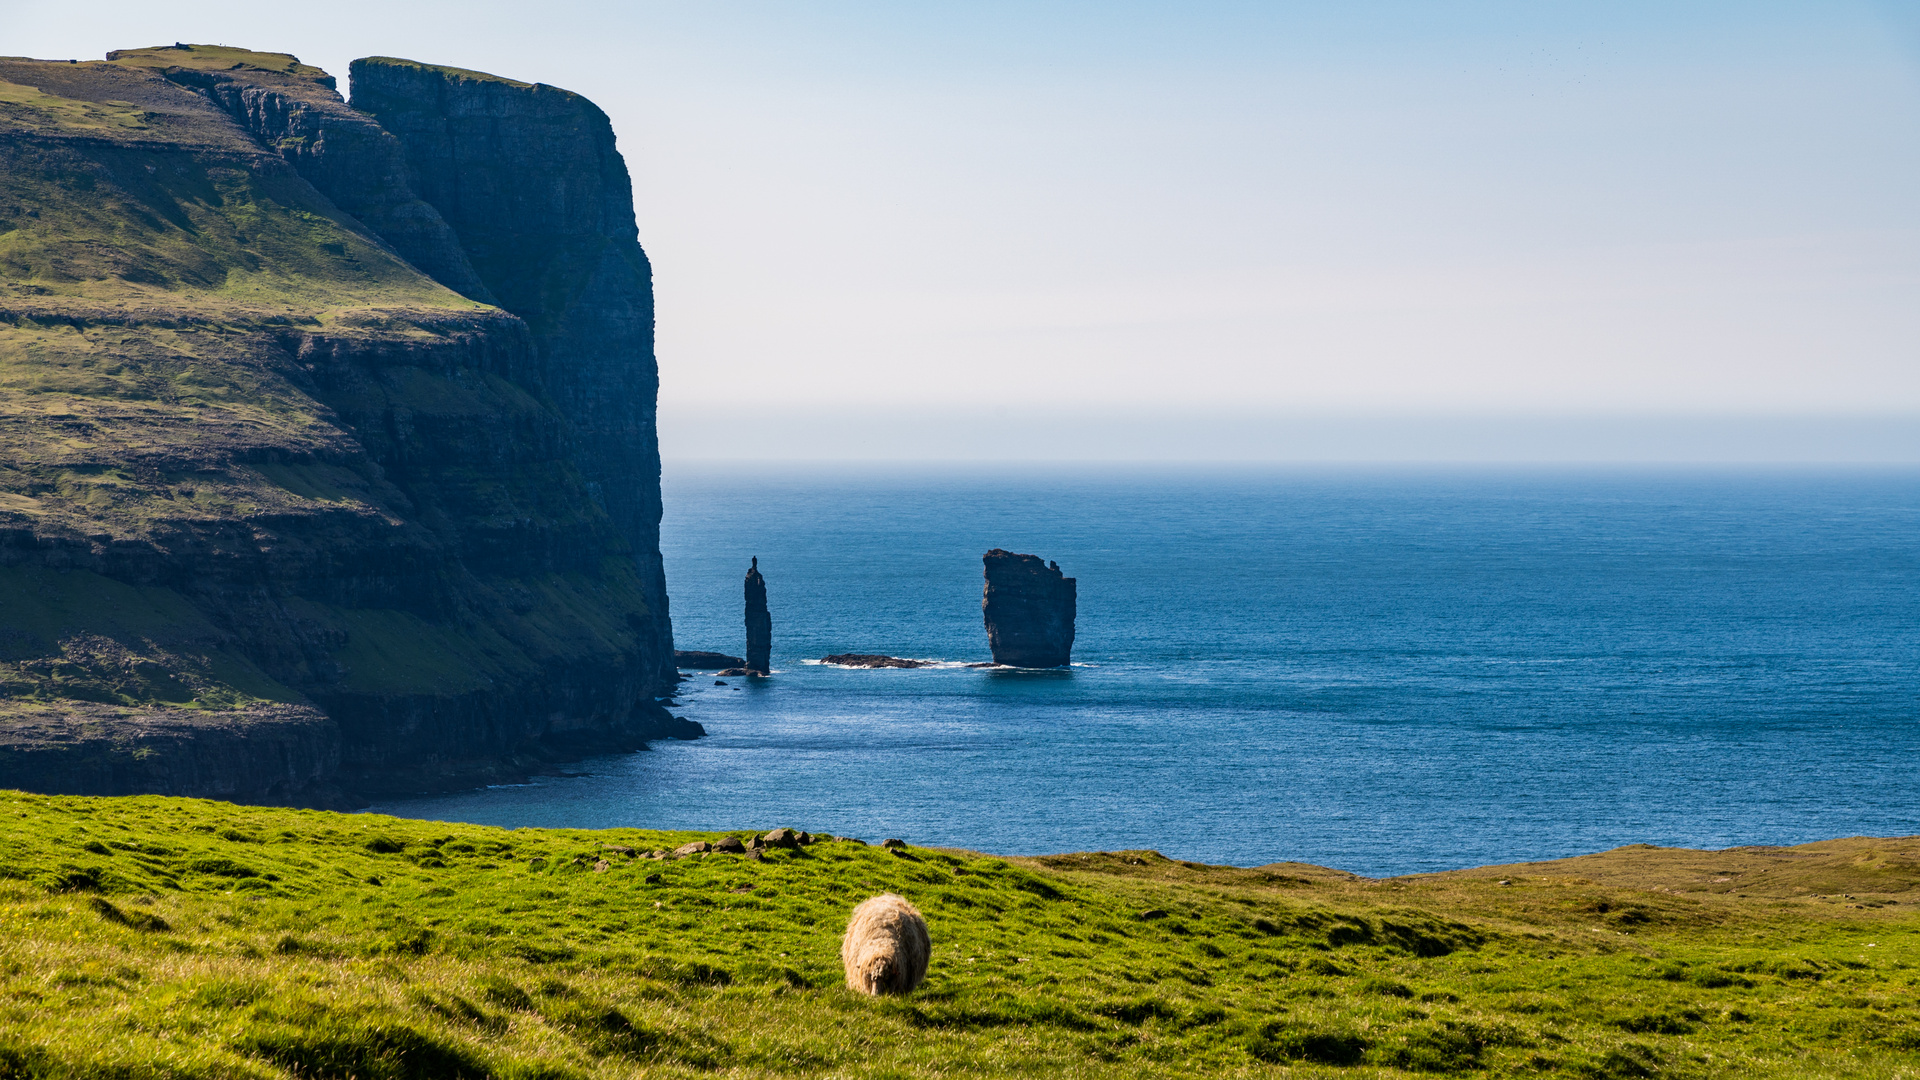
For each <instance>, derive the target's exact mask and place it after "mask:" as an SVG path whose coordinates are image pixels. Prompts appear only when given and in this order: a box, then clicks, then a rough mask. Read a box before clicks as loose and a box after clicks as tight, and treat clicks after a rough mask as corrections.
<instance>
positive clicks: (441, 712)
mask: <svg viewBox="0 0 1920 1080" xmlns="http://www.w3.org/2000/svg"><path fill="white" fill-rule="evenodd" d="M114 56H115V60H114V61H112V62H91V63H84V64H68V63H64V62H63V63H53V62H45V61H31V60H18V59H12V60H0V90H3V91H4V93H0V234H4V235H5V236H6V237H7V240H6V243H5V246H4V247H3V248H0V729H4V730H3V731H0V785H5V786H21V787H27V788H34V789H38V790H43V791H76V792H79V791H84V792H89V793H98V794H120V793H130V792H140V791H156V792H168V793H173V794H190V795H208V796H214V797H219V798H229V799H236V800H243V801H277V802H293V803H303V802H304V803H326V804H335V803H338V802H339V801H341V800H342V799H343V798H344V799H352V798H356V797H364V796H367V795H373V794H379V793H384V792H394V791H408V790H420V789H423V788H430V787H448V786H456V785H460V784H466V783H474V782H484V781H487V780H490V779H495V778H501V777H506V776H511V775H515V774H518V773H522V772H524V771H526V770H527V769H529V768H533V767H537V766H539V765H540V764H541V763H543V762H546V761H550V760H554V759H556V758H561V757H568V756H575V755H579V754H583V753H597V752H606V751H610V750H617V749H623V748H631V747H635V746H638V745H639V744H640V743H642V742H644V741H645V740H647V739H649V738H653V737H658V736H662V735H680V736H685V735H687V734H689V733H691V732H694V731H696V730H697V725H691V724H689V723H686V722H682V721H676V720H675V719H674V718H673V717H671V716H670V715H668V714H667V712H666V711H665V710H664V709H662V708H660V707H659V705H658V704H657V703H656V700H655V699H656V698H657V697H661V696H664V695H666V694H668V693H670V691H671V689H672V687H673V685H674V680H675V679H676V678H677V676H676V673H675V669H674V664H673V644H672V636H671V632H670V628H669V625H668V622H667V608H666V596H665V589H664V580H663V577H662V575H661V572H660V556H659V549H658V542H657V536H658V521H659V484H658V476H659V467H658V452H657V446H656V442H655V437H654V429H653V409H654V387H655V384H656V375H655V368H654V359H653V353H652V339H651V335H652V292H651V284H650V280H649V276H648V273H647V267H646V259H645V256H644V255H643V254H641V253H640V249H639V245H638V243H637V241H636V240H635V237H634V232H633V214H632V206H631V198H630V195H629V189H628V186H627V181H626V174H625V168H624V165H623V164H622V163H621V160H620V157H619V155H618V153H617V152H615V150H614V148H613V139H612V133H611V130H610V128H609V127H608V125H607V122H606V118H605V116H604V115H602V114H601V113H600V112H599V110H598V109H595V108H594V107H593V106H592V105H591V104H589V103H587V102H586V101H585V100H584V99H581V98H579V97H578V96H577V95H573V94H569V93H567V92H565V91H561V90H556V89H554V88H551V87H543V86H532V85H528V84H524V83H514V82H510V81H508V80H503V79H495V78H493V77H491V76H483V75H478V74H476V73H472V72H462V71H457V70H454V69H448V68H435V67H430V66H427V65H419V64H410V63H407V62H405V61H391V60H377V61H366V62H364V63H362V64H358V65H356V66H355V70H356V75H357V76H358V77H359V78H362V79H364V80H365V83H366V86H365V87H364V91H365V94H366V100H367V102H368V105H367V110H361V111H356V110H355V109H352V108H349V107H348V106H347V105H346V103H344V102H342V101H341V100H340V98H339V96H338V95H337V94H335V93H334V92H333V90H332V80H331V79H330V78H329V77H328V76H326V74H325V73H324V72H320V71H319V70H318V69H315V68H311V67H308V66H306V65H302V64H300V63H299V62H298V61H297V60H296V59H294V58H293V57H291V56H287V55H284V54H272V53H254V52H247V51H245V50H238V49H228V48H221V47H212V46H192V47H178V48H158V49H140V50H130V51H126V52H121V53H116V54H114ZM360 94H361V88H359V87H356V97H358V96H360ZM389 118H391V123H388V122H387V121H388V120H389Z"/></svg>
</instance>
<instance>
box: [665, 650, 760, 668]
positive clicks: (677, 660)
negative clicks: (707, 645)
mask: <svg viewBox="0 0 1920 1080" xmlns="http://www.w3.org/2000/svg"><path fill="white" fill-rule="evenodd" d="M673 663H674V666H675V667H679V668H684V669H685V670H687V671H718V670H720V669H721V668H743V667H746V666H747V662H746V661H745V660H742V659H740V658H739V657H737V656H728V655H727V654H726V653H717V652H699V651H697V650H684V649H675V650H674V651H673Z"/></svg>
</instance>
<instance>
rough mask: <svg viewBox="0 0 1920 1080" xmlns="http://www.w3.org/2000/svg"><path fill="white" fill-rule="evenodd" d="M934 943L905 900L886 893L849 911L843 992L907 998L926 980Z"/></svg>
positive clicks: (844, 941) (843, 946) (922, 920)
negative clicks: (928, 960)
mask: <svg viewBox="0 0 1920 1080" xmlns="http://www.w3.org/2000/svg"><path fill="white" fill-rule="evenodd" d="M932 952H933V942H932V941H931V940H930V939H929V938H928V937H927V920H926V918H925V917H923V916H922V915H921V914H920V912H919V910H918V909H916V908H915V907H914V906H913V905H912V904H910V903H908V902H907V899H906V897H904V896H895V895H894V894H892V893H884V894H882V895H880V896H876V897H874V898H872V899H870V900H867V901H865V902H863V903H862V904H861V905H860V906H859V907H857V908H854V909H853V917H852V918H850V919H848V920H847V936H846V937H844V938H841V939H840V963H841V964H842V965H844V966H845V967H846V969H847V989H849V990H853V991H856V992H858V993H862V994H874V995H878V994H907V993H912V992H913V988H914V987H916V986H919V985H920V981H921V980H922V979H925V978H926V977H927V958H928V956H929V955H931V954H932Z"/></svg>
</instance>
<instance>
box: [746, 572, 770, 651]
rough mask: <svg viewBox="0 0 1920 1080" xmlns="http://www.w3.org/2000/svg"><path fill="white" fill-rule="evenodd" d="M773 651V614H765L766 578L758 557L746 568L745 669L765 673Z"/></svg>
mask: <svg viewBox="0 0 1920 1080" xmlns="http://www.w3.org/2000/svg"><path fill="white" fill-rule="evenodd" d="M772 652H773V616H772V615H769V614H767V579H766V578H763V577H761V576H760V557H759V556H758V555H756V556H754V558H753V565H752V566H750V567H748V568H747V671H748V672H749V673H751V674H754V675H765V674H766V673H767V672H768V670H770V666H769V662H768V656H769V655H770V654H771V653H772Z"/></svg>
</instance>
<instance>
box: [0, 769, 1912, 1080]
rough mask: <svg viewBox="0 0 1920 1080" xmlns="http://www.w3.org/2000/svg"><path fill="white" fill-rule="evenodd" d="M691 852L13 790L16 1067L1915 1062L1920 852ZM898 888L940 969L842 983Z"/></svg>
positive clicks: (398, 1069)
mask: <svg viewBox="0 0 1920 1080" xmlns="http://www.w3.org/2000/svg"><path fill="white" fill-rule="evenodd" d="M776 824H781V823H774V822H767V823H763V827H766V828H771V827H772V826H774V825H776ZM786 824H792V825H796V826H804V825H805V824H806V823H805V822H794V823H786ZM735 835H742V836H744V835H748V834H747V833H746V832H741V833H736V834H735ZM692 838H694V837H693V836H692V835H691V834H668V833H659V832H645V831H636V830H626V829H615V830H606V831H598V832H588V831H575V830H559V829H556V830H528V829H520V830H511V831H509V830H501V829H491V828H482V827H477V826H467V825H445V824H438V823H431V822H416V821H405V820H398V819H392V818H384V817H376V816H371V815H337V814H327V813H320V812H310V811H291V810H274V809H260V808H251V807H237V806H232V805H228V804H224V803H213V802H200V801H192V800H180V799H166V798H157V797H141V798H125V799H88V798H69V797H49V796H35V795H24V794H19V793H12V792H7V793H0V1077H15V1076H35V1077H38V1076H47V1077H55V1076H58V1077H69V1076H81V1077H91V1076H100V1077H109V1076H111V1077H339V1078H345V1077H355V1078H362V1080H374V1078H401V1077H406V1078H422V1080H424V1078H429V1077H433V1078H438V1077H460V1078H480V1077H530V1078H531V1077H602V1076H608V1077H611V1076H641V1075H658V1076H681V1075H702V1076H772V1075H790V1076H845V1077H909V1076H913V1077H918V1076H928V1077H933V1076H976V1075H977V1076H1011V1075H1022V1076H1142V1075H1145V1076H1209V1077H1211V1076H1322V1075H1325V1076H1350V1077H1361V1076H1388V1075H1396V1076H1397V1075H1403V1074H1413V1073H1425V1074H1436V1073H1452V1074H1461V1075H1467V1074H1472V1075H1493V1076H1509V1075H1518V1076H1540V1075H1546V1076H1570V1077H1648V1076H1661V1077H1668V1076H1700V1077H1705V1076H1779V1077H1799V1076H1862V1077H1885V1078H1895V1077H1920V1008H1917V1006H1920V966H1917V965H1920V918H1916V917H1915V915H1914V907H1913V904H1914V902H1915V899H1916V892H1915V886H1916V884H1920V841H1914V840H1907V841H1871V840H1851V841H1834V842H1830V843H1826V844H1818V845H1809V846H1807V847H1803V848H1793V849H1772V850H1764V851H1753V850H1747V851H1735V852H1728V853H1701V852H1683V851H1675V850H1670V849H1653V848H1623V849H1620V850H1618V851H1615V852H1609V853H1606V854H1604V855H1598V856H1589V857H1586V858H1584V859H1576V860H1569V861H1566V862H1562V863H1554V864H1535V865H1530V866H1519V867H1510V868H1504V869H1494V870H1487V871H1477V872H1467V873H1461V874H1448V875H1434V876H1424V877H1415V878H1401V879H1389V880H1380V881H1375V880H1369V879H1362V878H1355V877H1352V876H1350V875H1345V874H1341V873H1338V872H1333V871H1326V870H1320V869H1317V868H1313V867H1305V866H1301V865H1297V864H1277V865H1275V866H1271V867H1262V868H1258V869H1253V870H1238V869H1233V868H1227V867H1207V866H1199V865H1195V864H1188V863H1181V862H1175V861H1170V860H1167V859H1165V858H1162V857H1160V856H1158V855H1155V854H1153V853H1151V852H1120V853H1105V854H1087V855H1064V856H1055V857H1049V858H1044V859H1002V858H993V857H989V856H983V855H979V854H974V853H970V852H964V851H949V850H938V849H928V848H919V847H911V848H908V849H907V850H906V851H905V852H903V853H900V854H896V853H894V852H891V851H888V850H886V849H884V848H881V847H877V846H865V845H861V844H858V843H855V842H850V841H844V840H836V841H823V842H820V843H816V844H813V845H811V846H809V847H806V848H803V849H800V850H798V851H788V850H775V851H773V852H772V853H770V854H769V855H768V856H767V857H766V858H765V859H764V860H761V861H753V860H749V859H747V858H744V857H741V856H735V855H720V854H714V855H707V856H700V857H693V858H687V859H680V860H659V859H651V858H648V857H647V853H648V852H649V851H652V850H658V849H669V848H672V847H674V846H677V845H678V844H680V843H683V842H685V841H686V840H688V839H692ZM705 838H708V839H713V838H717V834H706V837H705ZM622 849H633V854H629V853H628V852H627V851H625V850H622ZM889 890H890V891H896V892H900V893H902V894H904V895H906V896H907V897H909V898H910V899H912V900H913V901H914V902H915V903H916V904H918V905H919V906H920V908H921V910H923V911H924V912H925V913H926V915H927V918H928V921H929V924H930V926H931V928H932V933H933V940H934V957H933V965H932V970H931V972H930V974H929V976H928V980H927V983H926V985H925V986H923V987H922V988H921V989H920V990H919V991H918V992H916V993H914V994H913V995H911V996H909V997H906V998H903V999H888V1000H872V999H866V998H862V997H859V996H856V995H854V994H851V993H849V992H848V991H847V990H845V989H844V988H843V987H842V985H841V978H840V972H839V966H838V960H837V950H838V944H839V934H840V931H841V929H842V927H843V925H844V920H845V918H846V914H847V912H848V911H849V910H850V909H851V908H852V906H853V905H854V904H855V903H857V902H858V901H859V900H861V899H863V898H865V897H867V896H869V895H872V894H874V893H877V892H881V891H889ZM1848 894H1851V895H1848Z"/></svg>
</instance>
